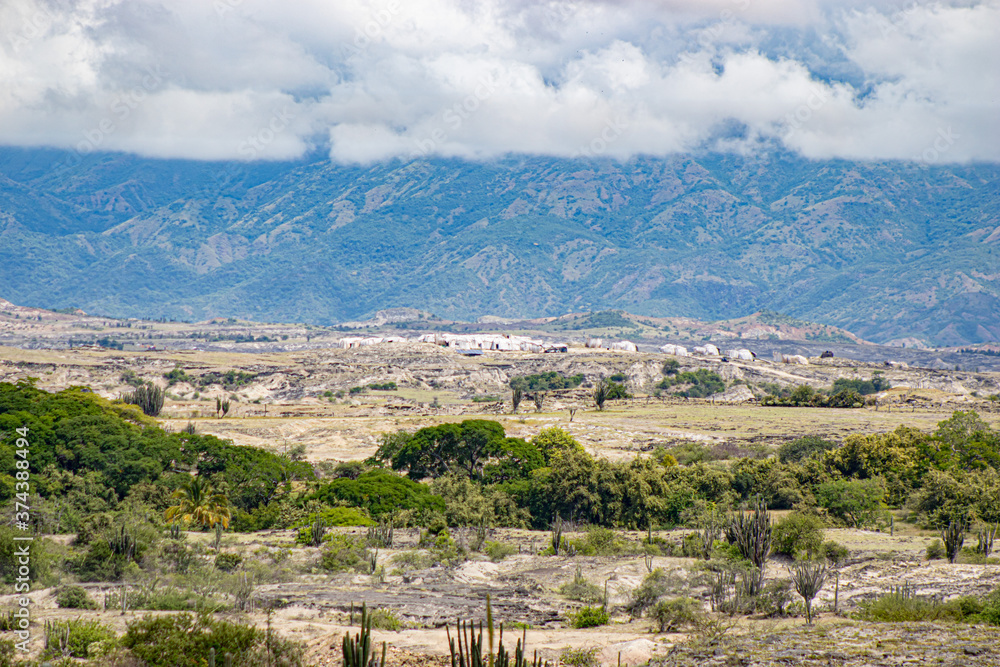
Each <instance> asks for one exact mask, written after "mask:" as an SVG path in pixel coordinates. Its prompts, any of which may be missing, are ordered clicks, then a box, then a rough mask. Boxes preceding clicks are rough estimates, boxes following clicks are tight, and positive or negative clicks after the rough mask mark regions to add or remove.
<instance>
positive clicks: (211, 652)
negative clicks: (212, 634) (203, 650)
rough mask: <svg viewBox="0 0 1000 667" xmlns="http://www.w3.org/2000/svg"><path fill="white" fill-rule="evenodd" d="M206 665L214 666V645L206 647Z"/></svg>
mask: <svg viewBox="0 0 1000 667" xmlns="http://www.w3.org/2000/svg"><path fill="white" fill-rule="evenodd" d="M208 667H215V647H214V646H213V647H212V648H210V649H208Z"/></svg>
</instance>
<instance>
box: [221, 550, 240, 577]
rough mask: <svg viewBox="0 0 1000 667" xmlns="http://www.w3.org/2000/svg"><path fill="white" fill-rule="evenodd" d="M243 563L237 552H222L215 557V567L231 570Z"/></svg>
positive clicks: (224, 570) (226, 570)
mask: <svg viewBox="0 0 1000 667" xmlns="http://www.w3.org/2000/svg"><path fill="white" fill-rule="evenodd" d="M242 564H243V556H241V555H239V554H226V553H222V554H219V555H218V556H216V557H215V569H217V570H222V571H223V572H232V571H233V570H235V569H236V568H238V567H239V566H240V565H242Z"/></svg>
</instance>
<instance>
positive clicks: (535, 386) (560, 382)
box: [510, 371, 583, 391]
mask: <svg viewBox="0 0 1000 667" xmlns="http://www.w3.org/2000/svg"><path fill="white" fill-rule="evenodd" d="M581 382H583V375H582V374H581V375H574V376H572V377H564V376H563V375H560V374H559V373H557V372H556V371H547V372H545V373H538V374H536V375H522V376H520V377H516V378H513V379H511V381H510V388H511V389H520V390H521V391H548V390H550V389H573V388H575V387H579V386H580V383H581Z"/></svg>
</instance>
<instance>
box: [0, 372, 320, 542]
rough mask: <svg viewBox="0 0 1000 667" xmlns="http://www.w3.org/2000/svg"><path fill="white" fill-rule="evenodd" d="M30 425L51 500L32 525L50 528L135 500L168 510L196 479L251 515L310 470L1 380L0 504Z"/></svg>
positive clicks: (110, 406)
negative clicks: (20, 437)
mask: <svg viewBox="0 0 1000 667" xmlns="http://www.w3.org/2000/svg"><path fill="white" fill-rule="evenodd" d="M22 426H24V427H28V429H29V438H28V439H29V442H30V443H31V457H30V465H31V476H32V481H33V482H34V484H35V488H36V489H37V493H38V495H39V496H41V499H42V502H41V503H40V504H39V505H38V507H37V509H36V511H35V512H34V513H33V520H35V521H36V522H38V523H39V527H40V528H42V529H43V530H47V531H51V532H66V531H76V530H78V529H79V528H80V525H81V522H82V521H83V519H84V518H86V517H88V516H92V515H95V514H99V513H101V512H108V511H113V510H115V509H117V508H118V507H119V505H121V504H122V503H124V502H125V501H126V500H128V499H134V500H135V501H137V502H139V503H141V504H143V505H151V506H152V507H154V508H156V509H159V510H160V511H162V510H163V509H166V504H167V502H168V500H167V497H168V496H169V495H170V492H172V491H173V490H174V489H176V488H177V487H178V486H180V484H181V482H182V481H183V480H184V479H186V478H188V477H189V475H188V474H187V473H177V472H175V470H176V469H177V468H184V469H186V470H191V471H194V472H197V473H198V474H199V475H201V476H204V477H207V478H210V479H212V480H213V481H214V482H215V484H216V486H217V487H222V488H225V489H226V491H227V495H228V497H229V501H230V503H231V505H232V506H233V507H234V508H235V509H237V510H239V511H243V512H252V511H254V510H256V509H257V508H259V507H261V506H264V505H267V504H268V503H269V502H270V501H272V500H273V499H274V498H275V497H276V496H277V495H279V494H280V493H281V492H283V490H284V488H285V485H286V484H288V483H290V482H291V481H292V480H296V479H312V478H313V477H314V475H313V471H312V468H311V466H310V465H309V464H307V463H305V462H301V461H291V460H287V459H284V458H282V457H279V456H276V455H275V454H272V453H270V452H268V451H265V450H262V449H257V448H254V447H239V446H235V445H233V444H232V443H230V442H226V441H223V440H220V439H218V438H216V437H214V436H211V435H198V434H192V433H186V432H181V433H167V432H166V431H164V430H163V429H161V428H159V427H158V426H156V425H155V424H154V423H153V422H152V421H150V420H149V419H148V418H146V417H145V416H144V415H143V414H142V413H141V412H140V411H139V410H137V409H136V408H134V407H133V406H127V405H122V404H115V403H109V402H108V401H105V400H103V399H101V398H99V397H98V396H96V395H95V394H93V393H90V392H88V391H84V390H82V389H79V388H72V389H67V390H65V391H61V392H57V393H48V392H45V391H42V390H40V389H37V388H35V387H34V386H33V385H32V384H31V383H30V382H19V383H17V384H9V383H0V500H7V499H9V498H11V496H12V495H13V492H14V489H15V487H14V482H15V479H14V476H15V472H16V470H15V459H14V444H15V443H14V438H15V437H16V436H15V435H14V434H15V431H14V429H16V428H18V427H22Z"/></svg>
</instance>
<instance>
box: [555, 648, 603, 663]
mask: <svg viewBox="0 0 1000 667" xmlns="http://www.w3.org/2000/svg"><path fill="white" fill-rule="evenodd" d="M597 650H598V649H596V648H568V649H566V650H565V651H563V652H562V654H561V655H560V656H559V662H561V663H562V664H564V665H568V666H569V667H599V665H600V663H599V662H598V660H597Z"/></svg>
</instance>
